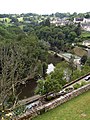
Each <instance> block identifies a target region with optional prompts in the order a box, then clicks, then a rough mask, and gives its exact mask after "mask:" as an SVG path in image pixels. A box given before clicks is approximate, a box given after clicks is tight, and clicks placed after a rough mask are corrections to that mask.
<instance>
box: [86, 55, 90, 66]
mask: <svg viewBox="0 0 90 120" xmlns="http://www.w3.org/2000/svg"><path fill="white" fill-rule="evenodd" d="M86 65H88V66H90V57H89V58H87V61H86Z"/></svg>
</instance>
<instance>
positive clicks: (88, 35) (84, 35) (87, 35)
mask: <svg viewBox="0 0 90 120" xmlns="http://www.w3.org/2000/svg"><path fill="white" fill-rule="evenodd" d="M81 37H82V38H87V37H90V32H87V31H84V32H82V34H81Z"/></svg>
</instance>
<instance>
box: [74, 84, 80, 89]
mask: <svg viewBox="0 0 90 120" xmlns="http://www.w3.org/2000/svg"><path fill="white" fill-rule="evenodd" d="M73 87H74V89H78V88H80V87H81V85H80V84H79V83H76V84H75V85H73Z"/></svg>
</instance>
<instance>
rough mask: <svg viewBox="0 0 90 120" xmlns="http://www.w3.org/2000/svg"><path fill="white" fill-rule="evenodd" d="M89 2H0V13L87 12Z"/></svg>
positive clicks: (14, 0)
mask: <svg viewBox="0 0 90 120" xmlns="http://www.w3.org/2000/svg"><path fill="white" fill-rule="evenodd" d="M89 11H90V0H0V13H3V14H4V13H18V14H20V13H38V14H51V13H55V12H65V13H67V12H70V13H73V12H78V13H81V12H89Z"/></svg>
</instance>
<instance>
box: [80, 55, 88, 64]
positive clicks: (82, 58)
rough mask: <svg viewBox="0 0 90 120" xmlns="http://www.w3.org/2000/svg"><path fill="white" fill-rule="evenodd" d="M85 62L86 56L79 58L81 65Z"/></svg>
mask: <svg viewBox="0 0 90 120" xmlns="http://www.w3.org/2000/svg"><path fill="white" fill-rule="evenodd" d="M86 61H87V55H83V56H82V57H81V64H83V65H84V64H85V62H86Z"/></svg>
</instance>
